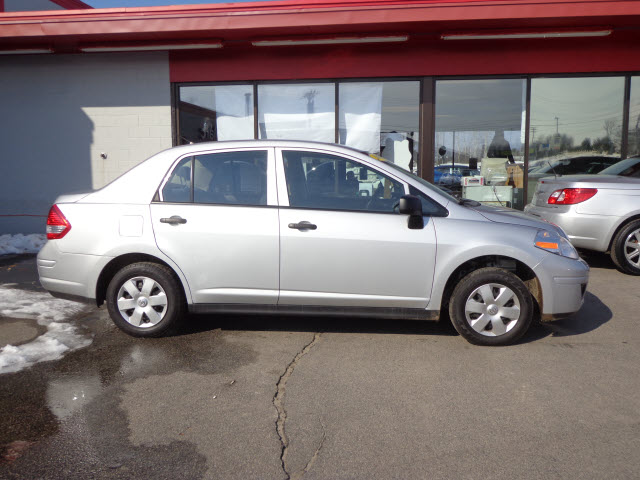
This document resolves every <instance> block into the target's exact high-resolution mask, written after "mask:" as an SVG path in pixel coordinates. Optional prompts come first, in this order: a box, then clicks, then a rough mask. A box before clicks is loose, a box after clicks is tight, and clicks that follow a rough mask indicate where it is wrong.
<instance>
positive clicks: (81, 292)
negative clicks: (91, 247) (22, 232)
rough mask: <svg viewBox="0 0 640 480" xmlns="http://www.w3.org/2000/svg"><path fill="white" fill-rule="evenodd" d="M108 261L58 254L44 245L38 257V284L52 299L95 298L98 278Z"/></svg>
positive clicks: (84, 256) (97, 257)
mask: <svg viewBox="0 0 640 480" xmlns="http://www.w3.org/2000/svg"><path fill="white" fill-rule="evenodd" d="M109 260H111V257H104V256H99V255H81V254H75V253H63V252H60V250H59V249H58V247H57V246H56V244H55V242H47V243H46V244H45V245H44V247H43V248H42V249H41V250H40V253H38V259H37V266H38V275H39V277H40V284H41V285H42V287H43V288H44V289H45V290H48V291H49V292H51V294H52V295H54V296H58V297H62V298H68V299H73V300H75V301H82V300H83V299H84V300H92V299H95V298H96V284H97V282H98V276H99V275H100V272H101V271H102V269H103V268H104V266H105V265H106V264H107V263H108V262H109Z"/></svg>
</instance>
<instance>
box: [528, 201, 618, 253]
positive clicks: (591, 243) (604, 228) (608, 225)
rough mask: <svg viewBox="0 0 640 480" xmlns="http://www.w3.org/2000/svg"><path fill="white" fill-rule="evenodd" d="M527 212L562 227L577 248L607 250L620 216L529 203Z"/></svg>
mask: <svg viewBox="0 0 640 480" xmlns="http://www.w3.org/2000/svg"><path fill="white" fill-rule="evenodd" d="M524 211H525V213H528V214H530V215H533V216H535V217H538V218H542V219H544V220H546V221H547V222H551V223H553V224H555V225H558V226H559V227H560V228H562V229H563V230H564V231H565V233H566V234H567V236H568V237H569V240H570V241H571V243H572V244H573V246H574V247H576V248H585V249H587V250H595V251H598V252H605V251H607V249H608V248H609V241H610V238H609V236H608V235H607V233H608V232H610V231H612V229H613V227H614V226H615V223H616V221H617V220H618V217H613V216H605V215H586V214H584V213H578V212H576V209H575V206H566V207H559V208H550V207H539V206H536V205H533V204H529V205H527V206H526V207H524Z"/></svg>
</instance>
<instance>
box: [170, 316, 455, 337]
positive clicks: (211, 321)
mask: <svg viewBox="0 0 640 480" xmlns="http://www.w3.org/2000/svg"><path fill="white" fill-rule="evenodd" d="M212 329H221V330H235V331H238V330H240V331H274V332H309V333H312V332H330V333H368V334H395V335H436V336H441V335H444V336H456V335H458V333H457V332H456V331H455V329H454V328H453V326H452V325H451V322H449V321H448V320H442V321H439V322H432V321H415V320H393V319H367V318H335V317H304V316H278V315H226V314H225V315H222V314H221V315H188V318H186V321H185V322H183V325H182V327H181V329H180V331H179V332H177V333H176V334H175V336H182V335H191V334H195V333H200V332H205V331H209V330H212Z"/></svg>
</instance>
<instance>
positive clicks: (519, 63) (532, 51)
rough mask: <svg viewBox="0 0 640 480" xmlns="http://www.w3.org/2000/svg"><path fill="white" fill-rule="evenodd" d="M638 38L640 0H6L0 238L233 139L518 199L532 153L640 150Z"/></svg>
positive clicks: (525, 187) (509, 201) (527, 187)
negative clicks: (143, 0) (153, 1)
mask: <svg viewBox="0 0 640 480" xmlns="http://www.w3.org/2000/svg"><path fill="white" fill-rule="evenodd" d="M18 9H19V10H21V11H16V10H18ZM25 10H28V11H25ZM639 45H640V2H638V1H623V0H581V1H578V0H521V1H514V0H440V1H433V0H421V1H418V0H414V1H402V2H400V1H395V0H319V1H302V0H287V1H269V2H256V3H236V4H207V5H188V6H171V7H148V8H113V9H92V8H91V7H89V6H88V5H86V4H84V3H83V2H81V1H78V0H56V1H49V0H20V1H19V0H0V109H1V111H2V117H1V122H2V128H0V159H1V160H0V172H1V175H0V234H2V233H18V232H22V233H32V232H43V231H44V221H45V216H46V214H47V212H48V209H49V207H50V205H51V203H52V202H53V201H54V200H55V198H56V196H58V195H60V194H63V193H69V192H80V191H87V190H91V189H96V188H100V187H102V186H103V185H105V184H106V183H108V182H110V181H111V180H113V179H114V178H116V177H117V176H119V175H120V174H121V173H123V172H125V171H126V170H128V169H129V168H131V167H132V166H134V165H136V164H138V163H139V162H141V161H143V160H144V159H146V158H148V157H149V156H151V155H153V154H154V153H156V152H159V151H161V150H164V149H166V148H170V147H171V146H173V145H180V144H184V143H190V142H194V143H195V142H203V141H224V140H236V139H303V140H313V141H321V142H335V143H339V144H343V145H348V146H352V147H354V148H357V149H360V150H363V151H366V152H369V153H371V154H375V155H379V156H382V157H385V158H386V159H388V161H392V162H394V163H397V164H399V165H401V166H402V167H404V168H407V169H411V170H413V171H414V172H416V173H417V174H418V175H420V176H422V177H423V178H426V179H428V180H432V181H433V180H435V181H437V182H439V183H440V184H442V185H443V186H444V187H447V188H450V189H453V190H455V189H457V188H458V189H462V188H466V187H463V186H462V185H463V184H464V183H465V182H472V181H473V180H474V179H472V178H471V177H475V179H476V180H477V181H478V182H479V183H480V184H479V185H478V184H476V185H473V189H472V188H471V187H469V188H466V190H465V191H464V192H460V193H464V194H465V195H466V196H472V195H473V196H474V198H477V199H479V200H482V201H485V202H488V203H499V204H504V205H509V206H512V207H514V208H522V207H523V206H524V204H525V203H527V200H528V199H529V198H530V197H531V194H532V190H533V186H535V182H533V183H532V182H531V181H530V179H529V178H528V177H529V175H528V170H529V167H530V165H534V162H538V163H540V162H541V161H543V162H551V161H556V160H558V159H562V160H563V161H565V163H569V162H570V159H572V158H574V157H593V162H594V164H595V163H597V161H598V159H599V158H611V157H614V158H618V159H619V158H626V157H629V156H633V155H637V154H639V153H640V73H639V72H640V46H639ZM465 177H467V178H465ZM150 200H151V199H150Z"/></svg>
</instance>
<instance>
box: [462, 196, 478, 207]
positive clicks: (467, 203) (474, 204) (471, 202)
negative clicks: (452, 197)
mask: <svg viewBox="0 0 640 480" xmlns="http://www.w3.org/2000/svg"><path fill="white" fill-rule="evenodd" d="M458 205H464V206H465V207H479V206H480V205H482V204H481V203H480V202H476V201H475V200H471V199H469V198H461V199H460V200H458Z"/></svg>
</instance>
